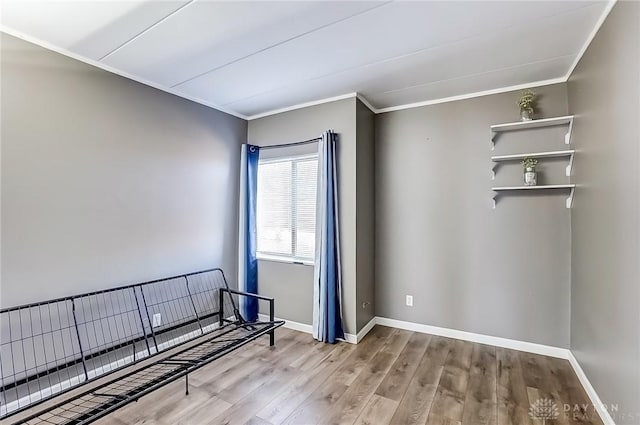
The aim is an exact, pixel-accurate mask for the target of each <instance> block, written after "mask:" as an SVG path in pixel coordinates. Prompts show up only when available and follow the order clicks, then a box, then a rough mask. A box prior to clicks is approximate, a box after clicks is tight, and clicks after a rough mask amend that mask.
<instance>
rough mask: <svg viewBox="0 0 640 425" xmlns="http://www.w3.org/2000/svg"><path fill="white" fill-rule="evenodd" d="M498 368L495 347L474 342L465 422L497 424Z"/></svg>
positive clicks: (486, 424)
mask: <svg viewBox="0 0 640 425" xmlns="http://www.w3.org/2000/svg"><path fill="white" fill-rule="evenodd" d="M496 368H497V364H496V349H495V347H491V346H488V345H483V344H474V346H473V355H472V358H471V369H470V371H469V383H468V385H467V394H466V396H465V400H464V410H463V414H462V422H463V423H465V424H477V425H497V423H498V402H497V394H496V385H497V371H496Z"/></svg>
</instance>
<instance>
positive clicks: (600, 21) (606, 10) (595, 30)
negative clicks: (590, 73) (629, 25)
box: [564, 0, 618, 82]
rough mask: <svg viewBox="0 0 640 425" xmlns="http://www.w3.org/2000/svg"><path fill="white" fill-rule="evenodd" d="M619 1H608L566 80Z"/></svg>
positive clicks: (566, 75)
mask: <svg viewBox="0 0 640 425" xmlns="http://www.w3.org/2000/svg"><path fill="white" fill-rule="evenodd" d="M617 1H618V0H609V3H607V6H606V7H605V8H604V10H603V11H602V15H600V18H598V20H597V21H596V25H595V26H594V27H593V29H592V30H591V33H590V34H589V36H588V37H587V40H586V41H585V42H584V45H583V46H582V48H581V49H580V51H579V52H578V55H577V56H576V59H575V60H574V61H573V63H572V64H571V66H570V67H569V71H567V73H566V74H565V76H564V80H565V82H566V81H569V77H571V74H573V71H574V70H575V69H576V66H578V63H579V62H580V60H581V59H582V56H584V54H585V53H586V51H587V49H588V48H589V46H590V45H591V42H592V41H593V39H594V38H595V37H596V34H598V31H600V27H602V24H604V21H605V20H606V19H607V16H609V13H610V12H611V9H613V6H615V4H616V3H617Z"/></svg>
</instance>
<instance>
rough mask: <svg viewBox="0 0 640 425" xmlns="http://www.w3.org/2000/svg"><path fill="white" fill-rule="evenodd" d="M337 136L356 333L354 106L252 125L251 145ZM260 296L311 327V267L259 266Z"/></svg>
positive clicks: (346, 272)
mask: <svg viewBox="0 0 640 425" xmlns="http://www.w3.org/2000/svg"><path fill="white" fill-rule="evenodd" d="M327 129H333V130H335V131H336V132H337V133H338V134H339V141H338V179H339V180H340V182H339V198H338V202H339V208H340V216H339V219H340V232H341V234H340V243H341V248H342V252H341V254H342V293H343V320H344V325H345V328H346V329H345V330H346V332H348V333H356V328H357V327H356V100H355V99H354V98H352V99H345V100H341V101H338V102H332V103H325V104H322V105H317V106H312V107H308V108H303V109H297V110H294V111H290V112H284V113H281V114H277V115H271V116H268V117H264V118H260V119H256V120H252V121H249V136H248V140H249V143H251V144H254V145H258V146H269V145H274V144H281V143H289V142H296V141H300V140H307V139H311V138H313V137H318V136H319V135H321V134H322V133H323V132H324V131H325V130H327ZM258 267H259V271H258V288H259V291H260V293H262V294H264V295H268V296H274V297H276V315H277V316H278V317H282V318H285V319H289V320H294V321H299V322H301V323H306V324H311V323H312V301H313V267H311V266H300V265H294V264H285V263H276V262H272V261H260V262H259V266H258Z"/></svg>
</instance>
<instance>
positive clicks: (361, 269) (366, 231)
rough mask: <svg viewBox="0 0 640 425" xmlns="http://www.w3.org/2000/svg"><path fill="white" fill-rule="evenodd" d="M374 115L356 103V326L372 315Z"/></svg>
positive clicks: (373, 301)
mask: <svg viewBox="0 0 640 425" xmlns="http://www.w3.org/2000/svg"><path fill="white" fill-rule="evenodd" d="M374 118H375V115H374V113H373V112H371V110H370V109H369V108H367V107H366V106H365V105H364V104H363V103H362V102H360V101H359V100H358V101H357V103H356V149H357V153H356V186H357V188H356V209H357V211H358V213H357V215H356V312H357V314H356V326H357V330H358V332H359V331H360V330H361V329H362V328H363V327H364V326H365V325H366V324H367V323H369V321H370V320H371V319H373V317H374V316H375V311H374V308H375V261H374V260H375V233H376V229H375V226H376V222H375V207H376V205H375V137H374V129H375V120H374Z"/></svg>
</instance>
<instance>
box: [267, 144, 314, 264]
mask: <svg viewBox="0 0 640 425" xmlns="http://www.w3.org/2000/svg"><path fill="white" fill-rule="evenodd" d="M317 175H318V157H317V155H305V156H296V157H288V158H278V159H268V160H266V159H265V160H260V162H259V163H258V205H257V217H256V218H257V230H258V252H257V255H258V258H263V259H275V260H278V259H281V260H287V261H300V262H303V261H304V262H312V261H313V260H314V257H315V247H316V238H315V232H316V188H317Z"/></svg>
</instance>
